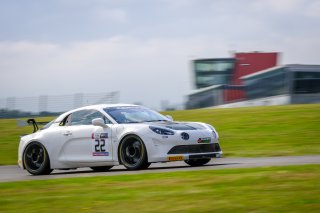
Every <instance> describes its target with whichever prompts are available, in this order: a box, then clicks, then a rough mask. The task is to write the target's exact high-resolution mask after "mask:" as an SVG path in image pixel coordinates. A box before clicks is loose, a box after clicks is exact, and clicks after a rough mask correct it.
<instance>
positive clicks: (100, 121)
mask: <svg viewBox="0 0 320 213" xmlns="http://www.w3.org/2000/svg"><path fill="white" fill-rule="evenodd" d="M92 125H93V126H101V127H102V128H106V127H108V126H107V125H106V124H105V123H104V120H103V119H102V118H95V119H93V120H92Z"/></svg>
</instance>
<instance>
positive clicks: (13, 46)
mask: <svg viewBox="0 0 320 213" xmlns="http://www.w3.org/2000/svg"><path fill="white" fill-rule="evenodd" d="M319 50H320V0H46V1H43V0H28V1H23V0H0V79H1V80H0V99H1V98H7V97H11V96H15V97H29V96H39V95H66V94H74V93H103V92H111V91H119V92H120V101H121V102H123V103H136V102H139V103H142V104H144V105H146V106H149V107H152V108H156V109H159V108H160V106H161V104H160V103H161V101H164V100H166V101H168V102H169V103H170V104H171V105H182V104H183V102H184V101H185V96H186V95H187V94H188V93H190V92H192V90H193V89H194V86H193V81H192V77H193V75H192V70H191V60H194V59H198V58H222V57H231V56H232V55H231V53H232V52H234V51H236V52H247V51H264V52H268V51H275V52H281V53H282V55H281V58H280V64H297V63H302V64H320V54H319Z"/></svg>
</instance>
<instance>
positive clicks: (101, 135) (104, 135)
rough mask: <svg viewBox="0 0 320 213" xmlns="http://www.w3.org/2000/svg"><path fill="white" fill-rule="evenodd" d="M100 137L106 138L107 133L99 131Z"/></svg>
mask: <svg viewBox="0 0 320 213" xmlns="http://www.w3.org/2000/svg"><path fill="white" fill-rule="evenodd" d="M100 138H108V133H101V134H100Z"/></svg>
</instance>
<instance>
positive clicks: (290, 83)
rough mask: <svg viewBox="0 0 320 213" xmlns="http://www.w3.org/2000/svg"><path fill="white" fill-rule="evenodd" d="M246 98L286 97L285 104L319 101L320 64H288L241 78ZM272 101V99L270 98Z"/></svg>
mask: <svg viewBox="0 0 320 213" xmlns="http://www.w3.org/2000/svg"><path fill="white" fill-rule="evenodd" d="M241 80H243V81H244V84H245V94H246V99H247V100H252V99H259V98H266V97H275V98H276V97H277V96H280V95H281V96H284V97H287V104H300V103H319V102H320V65H301V64H290V65H284V66H278V67H273V68H270V69H266V70H263V71H261V72H257V73H254V74H251V75H247V76H244V77H242V78H241ZM270 101H272V99H270Z"/></svg>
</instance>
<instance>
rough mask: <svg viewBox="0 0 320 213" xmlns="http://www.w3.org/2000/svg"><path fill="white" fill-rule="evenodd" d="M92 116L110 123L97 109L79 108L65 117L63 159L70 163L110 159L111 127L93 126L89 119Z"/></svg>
mask: <svg viewBox="0 0 320 213" xmlns="http://www.w3.org/2000/svg"><path fill="white" fill-rule="evenodd" d="M94 118H103V119H104V120H105V122H106V123H110V121H109V120H108V119H107V118H105V116H104V115H103V114H102V113H101V112H99V111H97V110H79V111H76V112H73V113H72V114H70V115H69V116H68V118H66V121H65V126H64V128H63V130H62V137H63V140H64V145H63V150H62V153H63V154H62V155H63V157H62V158H61V159H62V160H63V161H65V162H70V163H71V162H78V163H94V162H103V161H112V144H111V128H110V127H109V128H108V127H106V128H102V127H99V126H93V125H92V123H91V121H92V119H94ZM88 165H89V164H88ZM90 165H91V164H90Z"/></svg>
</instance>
